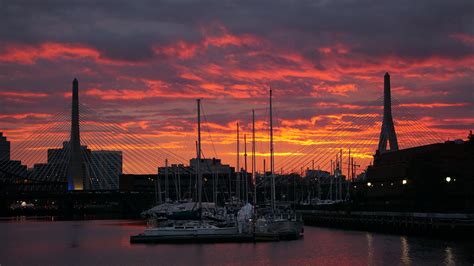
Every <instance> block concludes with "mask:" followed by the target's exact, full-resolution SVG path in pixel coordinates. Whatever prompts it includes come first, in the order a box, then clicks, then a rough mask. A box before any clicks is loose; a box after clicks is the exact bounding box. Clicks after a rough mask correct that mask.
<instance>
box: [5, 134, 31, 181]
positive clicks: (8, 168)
mask: <svg viewBox="0 0 474 266" xmlns="http://www.w3.org/2000/svg"><path fill="white" fill-rule="evenodd" d="M10 148H11V145H10V141H8V140H7V137H6V136H3V132H0V170H1V171H0V177H7V178H19V177H26V173H27V167H26V165H22V164H21V161H14V160H11V154H10Z"/></svg>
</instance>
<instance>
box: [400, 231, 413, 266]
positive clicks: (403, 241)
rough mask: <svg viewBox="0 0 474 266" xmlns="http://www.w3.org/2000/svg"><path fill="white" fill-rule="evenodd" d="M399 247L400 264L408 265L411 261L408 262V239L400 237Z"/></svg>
mask: <svg viewBox="0 0 474 266" xmlns="http://www.w3.org/2000/svg"><path fill="white" fill-rule="evenodd" d="M400 247H401V249H402V252H401V256H400V262H401V263H402V264H403V265H410V264H411V260H410V244H408V239H407V237H406V236H401V237H400Z"/></svg>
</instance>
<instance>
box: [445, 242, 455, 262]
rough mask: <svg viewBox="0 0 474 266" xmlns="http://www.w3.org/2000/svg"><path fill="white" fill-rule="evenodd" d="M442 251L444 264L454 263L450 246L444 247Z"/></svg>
mask: <svg viewBox="0 0 474 266" xmlns="http://www.w3.org/2000/svg"><path fill="white" fill-rule="evenodd" d="M444 253H445V258H444V264H445V265H456V263H455V258H454V254H453V250H452V249H451V247H449V246H448V247H446V249H445V250H444Z"/></svg>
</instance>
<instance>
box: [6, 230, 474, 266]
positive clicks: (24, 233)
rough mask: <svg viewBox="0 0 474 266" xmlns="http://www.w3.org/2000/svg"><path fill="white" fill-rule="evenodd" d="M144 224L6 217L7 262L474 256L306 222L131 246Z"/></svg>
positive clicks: (449, 244)
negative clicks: (300, 226)
mask: <svg viewBox="0 0 474 266" xmlns="http://www.w3.org/2000/svg"><path fill="white" fill-rule="evenodd" d="M143 227H144V225H137V224H136V223H135V222H133V221H80V222H78V221H65V222H45V221H42V222H33V221H18V222H3V223H2V222H0V243H2V248H1V249H0V260H1V261H0V263H1V264H2V265H33V264H34V265H37V264H41V265H70V264H71V261H73V263H72V264H75V265H77V264H84V265H117V264H120V265H203V264H211V265H354V266H357V265H385V264H389V265H440V264H445V265H455V264H458V265H472V262H473V261H474V257H473V254H472V250H473V247H474V245H473V244H472V243H471V244H466V243H459V242H455V241H439V240H433V239H428V238H416V237H406V236H397V235H385V234H378V233H366V232H361V231H349V230H347V231H345V230H336V229H327V228H318V227H305V237H304V238H303V239H302V240H298V241H288V242H272V243H256V244H254V243H241V244H240V243H239V244H236V243H234V244H233V243H225V244H202V245H199V244H184V245H144V244H139V245H132V244H130V242H129V237H130V235H133V234H137V233H140V232H141V231H142V230H143ZM25 250H28V256H25V255H24V254H25ZM51 254H56V255H54V256H51ZM84 254H87V255H86V256H85V255H84ZM71 258H73V259H71ZM38 261H41V263H38Z"/></svg>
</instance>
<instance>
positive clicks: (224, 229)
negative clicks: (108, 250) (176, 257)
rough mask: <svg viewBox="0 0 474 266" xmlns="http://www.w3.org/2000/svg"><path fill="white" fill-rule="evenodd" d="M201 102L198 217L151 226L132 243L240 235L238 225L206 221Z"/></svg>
mask: <svg viewBox="0 0 474 266" xmlns="http://www.w3.org/2000/svg"><path fill="white" fill-rule="evenodd" d="M200 105H201V101H200V99H197V114H198V115H197V122H198V141H197V167H196V168H197V169H196V172H197V180H198V182H197V195H198V197H197V202H195V203H194V206H193V208H192V210H188V211H191V212H197V217H192V218H191V219H184V220H183V219H178V220H172V219H167V220H165V221H158V222H157V223H155V224H151V226H149V227H148V228H146V229H145V230H144V232H143V233H142V234H139V235H137V236H132V237H131V241H132V242H143V241H147V240H156V241H159V240H160V238H162V239H167V240H195V238H196V237H198V238H201V239H203V238H204V239H206V238H210V237H217V236H219V237H222V236H224V237H225V236H231V235H236V234H238V229H237V226H236V223H232V222H229V221H224V222H222V221H220V222H219V221H216V220H213V219H206V217H207V215H206V214H205V213H204V211H203V205H206V204H203V202H202V172H201V169H200V163H201V154H202V152H201V107H200Z"/></svg>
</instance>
